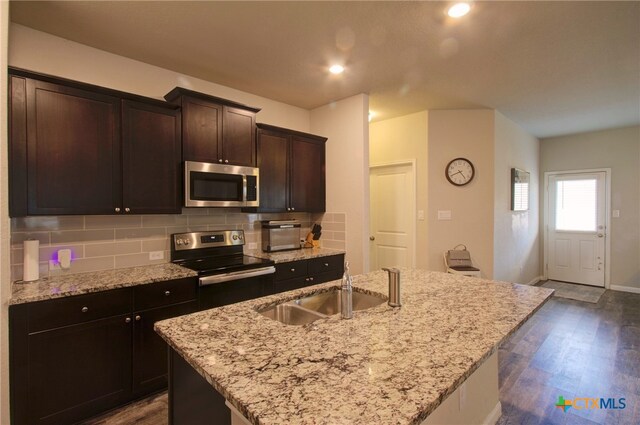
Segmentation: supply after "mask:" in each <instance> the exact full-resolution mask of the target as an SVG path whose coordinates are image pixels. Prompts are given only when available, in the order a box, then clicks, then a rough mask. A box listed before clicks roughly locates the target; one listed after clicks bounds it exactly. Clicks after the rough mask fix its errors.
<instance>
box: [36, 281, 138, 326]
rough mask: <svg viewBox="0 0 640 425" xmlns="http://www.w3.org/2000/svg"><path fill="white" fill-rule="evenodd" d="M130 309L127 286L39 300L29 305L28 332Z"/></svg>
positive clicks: (94, 318)
mask: <svg viewBox="0 0 640 425" xmlns="http://www.w3.org/2000/svg"><path fill="white" fill-rule="evenodd" d="M130 312H131V289H130V288H125V289H116V290H114V291H106V292H99V293H95V294H87V295H77V296H72V297H68V298H62V299H56V300H49V301H41V302H38V303H33V304H30V305H29V313H28V315H29V332H37V331H42V330H45V329H54V328H58V327H61V326H66V325H71V324H76V323H82V322H88V321H90V320H96V319H101V318H104V317H109V316H115V315H118V314H128V313H130Z"/></svg>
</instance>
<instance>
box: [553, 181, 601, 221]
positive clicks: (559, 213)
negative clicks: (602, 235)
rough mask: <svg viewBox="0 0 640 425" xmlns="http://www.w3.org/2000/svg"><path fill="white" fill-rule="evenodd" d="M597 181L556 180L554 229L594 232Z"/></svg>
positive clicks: (596, 213)
mask: <svg viewBox="0 0 640 425" xmlns="http://www.w3.org/2000/svg"><path fill="white" fill-rule="evenodd" d="M597 198H598V196H597V181H596V179H595V178H593V179H592V178H590V179H584V180H561V181H557V182H556V211H555V212H556V230H560V231H573V232H575V231H577V232H595V231H596V226H597V219H598V216H597V215H598V203H597V200H598V199H597Z"/></svg>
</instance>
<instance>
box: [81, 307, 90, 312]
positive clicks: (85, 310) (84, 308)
mask: <svg viewBox="0 0 640 425" xmlns="http://www.w3.org/2000/svg"><path fill="white" fill-rule="evenodd" d="M81 311H82V312H83V313H86V312H87V311H89V307H82V310H81Z"/></svg>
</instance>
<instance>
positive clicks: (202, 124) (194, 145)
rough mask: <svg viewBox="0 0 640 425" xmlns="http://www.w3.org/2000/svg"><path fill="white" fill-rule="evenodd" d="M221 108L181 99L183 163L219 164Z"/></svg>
mask: <svg viewBox="0 0 640 425" xmlns="http://www.w3.org/2000/svg"><path fill="white" fill-rule="evenodd" d="M221 143H222V106H220V105H217V104H215V103H211V102H207V101H204V100H199V99H196V98H193V97H189V96H184V97H183V98H182V147H183V154H182V155H183V159H184V160H185V161H199V162H212V163H213V162H215V163H217V162H219V160H221V159H222V152H220V151H219V150H218V146H219V145H221Z"/></svg>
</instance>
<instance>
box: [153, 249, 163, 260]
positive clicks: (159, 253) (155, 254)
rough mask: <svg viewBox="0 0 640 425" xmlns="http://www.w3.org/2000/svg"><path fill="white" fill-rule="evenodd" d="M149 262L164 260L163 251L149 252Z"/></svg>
mask: <svg viewBox="0 0 640 425" xmlns="http://www.w3.org/2000/svg"><path fill="white" fill-rule="evenodd" d="M149 260H164V251H151V252H150V253H149Z"/></svg>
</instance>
